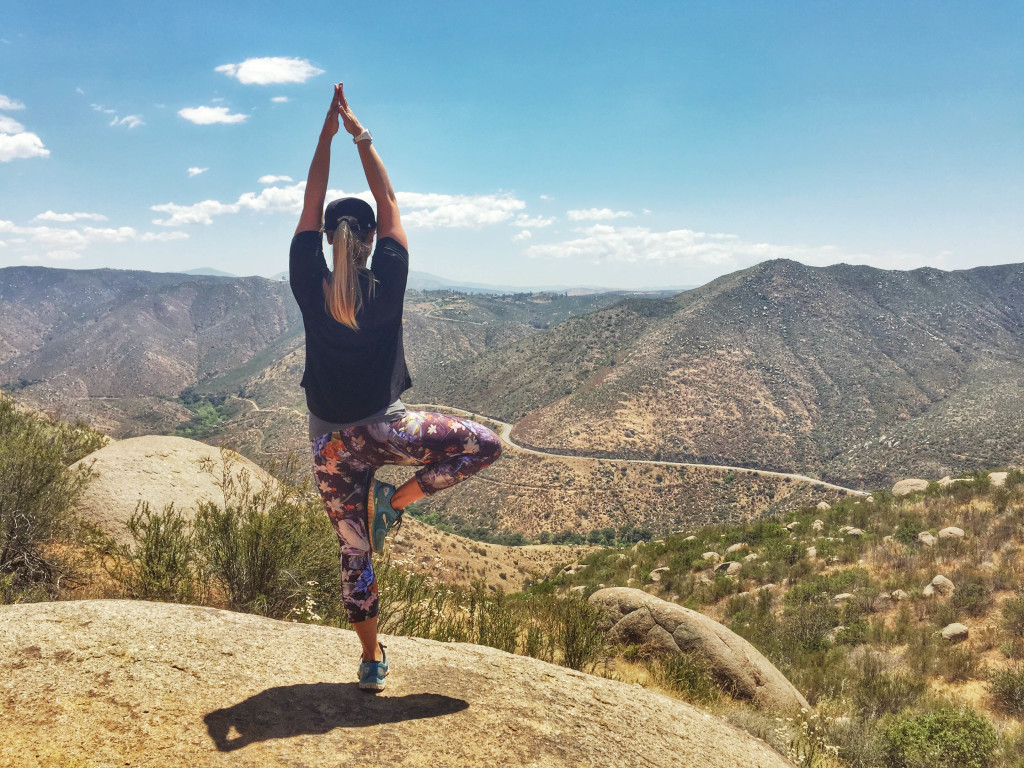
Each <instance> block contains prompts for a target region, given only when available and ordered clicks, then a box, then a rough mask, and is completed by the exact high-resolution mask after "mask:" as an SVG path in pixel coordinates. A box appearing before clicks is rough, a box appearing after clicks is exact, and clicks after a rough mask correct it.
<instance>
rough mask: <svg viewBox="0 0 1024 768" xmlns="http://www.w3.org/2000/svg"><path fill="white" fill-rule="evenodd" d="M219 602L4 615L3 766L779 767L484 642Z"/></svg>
mask: <svg viewBox="0 0 1024 768" xmlns="http://www.w3.org/2000/svg"><path fill="white" fill-rule="evenodd" d="M386 642H387V645H388V651H389V655H390V658H391V663H392V672H391V675H390V677H389V679H388V688H387V690H386V692H384V693H383V694H381V695H379V696H370V695H368V694H365V693H363V692H361V691H359V690H358V689H357V688H356V685H355V682H354V680H353V673H354V671H355V670H354V668H355V665H356V661H357V658H358V655H359V645H358V641H357V640H356V637H355V634H354V633H352V632H349V631H343V630H336V629H331V628H328V627H320V626H311V625H303V624H291V623H285V622H278V621H272V620H269V619H264V618H259V617H256V616H248V615H243V614H236V613H229V612H226V611H218V610H214V609H209V608H195V607H187V606H177V605H167V604H154V603H139V602H121V601H92V602H66V603H39V604H31V605H14V606H3V607H0V704H2V706H0V732H2V733H3V734H4V738H3V739H2V740H0V763H2V764H5V765H19V766H23V768H43V767H44V766H45V767H47V768H49V767H50V766H70V765H82V766H85V765H88V766H90V768H104V767H105V766H124V765H126V764H128V765H132V766H139V767H143V766H154V767H156V766H158V767H159V768H177V767H178V766H188V767H189V768H192V766H196V765H203V766H219V765H225V766H227V765H231V766H260V767H261V768H262V766H266V765H285V764H287V765H303V766H310V768H312V767H313V766H337V765H341V764H356V763H372V764H374V765H394V766H398V765H402V766H436V765H460V766H487V768H491V766H495V765H516V766H519V765H532V766H544V767H547V766H552V767H553V766H573V767H574V768H575V767H576V766H581V765H595V766H596V765H615V766H623V768H625V767H626V766H644V767H645V768H649V767H650V766H669V765H701V766H707V767H708V768H718V767H720V768H734V766H738V765H742V766H760V768H777V767H778V768H781V767H782V766H785V765H789V763H787V762H786V761H785V760H784V759H782V758H781V757H779V755H777V754H776V753H775V752H773V751H772V750H770V749H769V748H768V747H767V746H766V745H765V744H763V743H762V742H758V741H756V740H754V739H753V738H751V737H750V736H748V735H747V734H745V733H742V732H740V731H738V730H736V729H734V728H732V727H730V726H728V725H726V724H724V723H723V722H722V721H721V720H720V719H718V718H715V717H713V716H711V715H708V714H705V713H702V712H700V711H699V710H696V709H694V708H692V707H690V706H688V705H686V704H684V703H682V702H679V701H676V700H673V699H670V698H667V697H664V696H660V695H658V694H654V693H650V692H648V691H645V690H643V689H640V688H637V687H635V686H630V685H626V684H624V683H618V682H614V681H611V680H605V679H601V678H598V677H593V676H590V675H584V674H582V673H578V672H573V671H571V670H567V669H564V668H561V667H556V666H553V665H550V664H546V663H544V662H540V661H537V660H535V659H530V658H526V657H521V656H513V655H511V654H507V653H504V652H501V651H497V650H494V649H490V648H483V647H480V646H470V645H460V644H446V643H437V642H431V641H428V640H418V639H411V638H397V637H396V638H388V639H386Z"/></svg>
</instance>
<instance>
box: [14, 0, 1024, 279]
mask: <svg viewBox="0 0 1024 768" xmlns="http://www.w3.org/2000/svg"><path fill="white" fill-rule="evenodd" d="M4 16H5V18H4V24H3V26H2V28H0V72H2V73H3V75H2V76H0V267H3V266H13V265H21V264H39V265H47V266H60V267H73V268H96V267H114V268H135V269H140V268H141V269H159V270H160V271H170V270H178V271H183V270H188V269H194V268H197V267H208V268H214V269H219V270H223V271H225V272H230V273H234V274H262V275H266V276H270V275H274V274H276V273H279V272H281V271H282V270H283V269H285V268H286V267H287V262H286V254H287V247H288V241H289V240H290V237H291V234H292V231H293V230H294V227H295V222H296V220H297V216H298V210H299V206H300V204H301V197H302V184H303V180H304V178H305V175H306V171H307V168H308V165H309V160H310V157H311V156H312V151H313V148H314V145H315V141H316V136H317V133H318V131H319V128H320V124H321V121H322V118H323V114H324V112H325V110H326V106H327V101H328V99H329V97H330V84H331V83H332V82H334V81H336V80H343V81H345V83H346V91H347V93H348V95H349V98H350V101H351V103H352V105H353V108H354V109H355V110H356V113H357V115H359V117H360V119H361V120H362V122H363V123H364V124H365V125H367V126H368V127H369V128H370V130H371V131H372V132H373V134H374V137H375V141H376V144H377V147H378V150H379V151H380V153H381V155H382V157H383V158H384V160H385V163H386V165H387V167H388V170H389V173H390V175H391V177H392V180H393V182H394V184H395V187H396V188H397V189H398V190H399V191H400V192H399V194H400V203H401V206H402V211H403V219H404V221H405V224H406V227H407V229H408V231H409V237H410V244H411V249H410V250H411V253H412V268H413V269H415V270H418V271H423V272H429V273H432V274H435V275H440V276H443V277H445V278H447V279H450V280H452V281H455V282H476V283H487V284H495V283H498V284H506V285H523V286H534V285H542V284H548V285H550V284H559V285H592V286H594V285H597V286H609V287H619V288H636V287H652V286H658V285H666V286H673V285H696V284H700V283H704V282H707V281H708V280H710V279H713V278H714V277H717V276H719V275H722V274H725V273H728V272H732V271H734V270H736V269H741V268H743V267H746V266H750V265H751V264H754V263H757V262H760V261H764V260H766V259H771V258H780V257H781V258H790V259H794V260H797V261H800V262H803V263H806V264H812V265H826V264H833V263H839V262H847V263H863V264H870V265H873V266H876V267H883V268H899V269H903V268H915V267H920V266H933V267H938V268H942V269H962V268H969V267H974V266H979V265H983V264H998V263H1007V262H1018V261H1022V260H1024V255H1022V253H1021V247H1020V246H1021V243H1022V237H1021V235H1022V234H1024V231H1022V230H1024V224H1022V219H1024V217H1021V215H1020V211H1021V210H1024V185H1022V184H1021V183H1020V179H1021V178H1024V151H1022V150H1024V144H1022V138H1021V137H1022V131H1021V126H1022V125H1024V119H1022V118H1024V62H1022V61H1021V58H1020V56H1019V41H1020V40H1021V39H1022V37H1024V6H1022V5H1020V4H1019V3H1014V2H991V3H984V4H968V3H958V2H951V3H943V4H936V3H923V2H907V3H901V4H898V5H896V6H893V5H892V4H889V3H882V2H868V3H858V4H850V5H847V6H837V5H827V6H825V5H821V4H818V3H812V2H784V3H773V4H770V5H768V4H757V3H731V4H728V6H727V7H725V6H722V5H721V4H715V3H711V2H687V3H673V2H655V3H647V4H644V5H643V9H642V11H640V12H636V13H633V14H632V15H623V13H622V7H621V6H620V5H613V4H611V3H606V2H597V3H555V4H551V3H544V4H541V3H533V2H529V3H526V4H520V5H519V6H516V8H514V9H511V10H510V9H508V8H505V7H493V8H491V7H474V6H468V5H467V6H453V5H446V6H444V7H432V8H427V7H422V6H419V5H416V4H412V3H398V4H395V5H393V6H390V7H389V8H387V9H377V8H375V9H374V10H373V13H372V15H371V14H369V13H368V12H367V10H366V8H365V7H363V6H358V5H356V4H338V3H331V4H327V3H320V2H314V3H312V4H310V5H308V6H304V8H303V12H302V13H301V14H296V13H294V12H290V11H288V10H287V9H284V8H281V7H280V6H279V5H278V4H275V3H270V2H253V3H249V4H247V5H246V7H245V10H244V12H241V11H240V8H239V7H234V8H231V7H225V6H216V5H211V4H201V3H195V2H183V3H179V4H176V5H174V6H173V7H172V6H159V7H156V6H151V5H150V4H136V3H127V2H111V1H109V0H108V1H105V2H98V3H94V4H89V5H88V6H73V5H67V4H57V3H43V4H42V5H40V4H39V3H38V2H33V3H29V2H27V1H26V0H12V2H9V3H7V4H6V5H5V13H4ZM349 22H351V23H349ZM331 187H332V189H333V190H334V192H335V194H339V195H340V194H360V193H363V192H364V190H365V182H364V181H363V178H362V173H361V170H360V168H359V165H358V160H357V156H356V153H355V150H354V149H353V148H352V146H351V143H350V141H349V140H348V138H347V137H346V136H344V135H343V134H339V136H338V137H337V138H336V140H335V143H334V162H333V165H332V176H331Z"/></svg>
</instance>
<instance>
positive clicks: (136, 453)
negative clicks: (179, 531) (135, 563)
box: [74, 435, 274, 541]
mask: <svg viewBox="0 0 1024 768" xmlns="http://www.w3.org/2000/svg"><path fill="white" fill-rule="evenodd" d="M77 464H85V465H90V464H91V465H92V468H93V473H94V474H93V477H92V480H90V481H89V484H88V485H87V486H86V487H85V491H84V492H83V493H82V497H81V498H80V499H79V502H78V504H77V505H76V510H77V511H78V512H79V514H81V515H82V516H83V517H85V518H86V519H87V520H90V521H92V522H94V523H96V525H98V526H99V527H100V528H102V529H103V530H104V531H106V532H107V533H109V534H110V535H111V536H114V537H115V538H118V539H119V540H121V541H124V540H125V537H126V532H125V527H124V524H125V523H126V522H127V521H128V518H130V517H131V516H132V514H133V513H134V512H135V508H136V506H137V505H138V503H139V502H140V501H144V502H147V503H148V504H149V506H150V509H151V510H152V511H154V512H159V511H162V510H163V508H164V506H165V505H167V504H168V502H174V506H175V507H176V508H178V509H179V510H181V511H182V512H185V513H187V514H188V515H189V516H190V517H191V516H192V515H194V514H195V511H196V507H197V505H198V504H199V503H201V502H204V501H217V502H218V503H220V504H223V503H224V490H223V487H222V484H223V481H224V479H225V477H226V476H227V475H230V477H232V478H233V479H234V481H235V482H241V479H242V478H243V477H245V478H248V480H249V482H250V483H251V485H252V486H253V488H254V489H255V490H258V489H261V488H263V487H264V485H265V484H268V483H273V482H274V481H273V479H272V478H271V477H270V476H269V475H268V474H267V473H266V472H265V471H264V470H263V469H261V468H260V467H259V466H257V465H256V464H254V463H253V462H251V461H249V460H248V459H247V458H245V457H244V456H240V455H239V454H237V453H234V452H233V451H224V452H221V450H220V449H219V448H214V447H213V446H212V445H207V444H206V443H200V442H199V441H198V440H189V439H188V438H185V437H169V436H164V435H145V436H143V437H133V438H130V439H128V440H117V441H114V442H112V443H109V444H108V445H106V446H104V447H103V448H100V449H99V450H98V451H94V452H93V453H90V454H89V455H88V456H86V457H85V458H84V459H82V460H81V461H79V462H77V463H76V465H74V466H77Z"/></svg>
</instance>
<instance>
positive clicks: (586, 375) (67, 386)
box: [0, 261, 1024, 535]
mask: <svg viewBox="0 0 1024 768" xmlns="http://www.w3.org/2000/svg"><path fill="white" fill-rule="evenodd" d="M2 272H3V276H4V280H3V282H0V286H2V287H0V318H2V319H0V323H2V325H3V328H2V329H0V330H2V332H3V333H2V335H0V338H3V339H4V340H5V343H6V344H7V346H6V347H4V352H3V357H2V358H0V382H6V386H7V387H8V388H13V389H14V390H15V393H16V395H17V397H18V398H19V400H22V401H24V402H26V403H28V404H31V405H33V406H36V407H40V408H43V409H45V410H47V411H48V412H50V413H60V414H62V415H64V416H67V417H76V416H83V417H85V418H86V419H87V420H89V421H90V422H91V423H93V424H95V425H96V426H98V427H100V428H101V429H103V430H105V431H107V432H108V433H110V434H112V435H114V436H119V437H124V436H132V435H137V434H147V433H152V432H164V433H171V432H178V433H180V434H183V435H186V436H189V437H195V438H199V439H203V440H206V441H208V442H210V443H213V444H220V443H227V444H229V445H232V446H233V447H236V448H237V449H238V450H239V451H240V452H242V453H243V454H244V455H246V456H248V457H250V458H252V459H254V460H256V461H258V462H260V463H262V464H264V465H266V464H268V463H270V462H271V461H274V460H280V459H282V458H284V457H286V456H287V455H288V454H289V453H295V454H297V455H303V454H305V452H306V450H307V441H306V436H305V417H304V403H303V399H302V393H301V390H300V389H299V387H298V380H299V378H300V376H301V372H302V369H303V366H304V362H305V361H304V354H303V349H302V337H301V326H300V324H298V321H297V315H296V312H295V309H294V307H293V306H292V302H291V298H290V296H289V294H288V287H287V285H286V284H283V283H280V282H277V283H275V282H272V281H266V280H261V279H260V278H245V279H229V278H215V277H196V276H181V275H178V276H174V275H155V274H152V273H138V272H130V273H129V272H110V271H100V272H95V273H91V272H71V271H67V270H44V269H39V268H35V269H29V268H16V269H8V270H3V271H2ZM108 272H110V273H109V274H108ZM1022 287H1024V266H1022V265H1009V266H1004V267H990V268H980V269H974V270H968V271H963V272H940V271H937V270H917V271H914V272H888V271H883V270H877V269H872V268H868V267H849V266H836V267H829V268H823V269H817V268H811V267H805V266H802V265H800V264H796V263H794V262H789V261H773V262H765V263H763V264H760V265H757V266H756V267H752V268H751V269H748V270H745V271H743V272H738V273H735V274H732V275H727V276H724V277H722V278H720V279H718V280H716V281H714V282H712V283H710V284H708V285H706V286H703V287H701V288H699V289H695V290H693V291H689V292H686V293H683V294H679V295H676V296H674V297H671V298H662V299H654V298H643V297H637V296H634V297H627V298H624V299H623V298H621V297H616V296H610V295H607V294H605V295H601V296H561V295H558V294H515V295H507V296H486V295H468V294H454V293H450V292H436V293H419V292H414V291H410V292H409V293H408V294H407V299H406V349H407V354H408V358H409V363H410V368H411V369H412V374H413V379H414V383H415V386H414V388H413V389H412V390H411V391H410V392H408V393H406V395H405V400H406V402H410V403H415V402H426V403H439V404H442V405H447V406H453V407H457V408H462V409H465V410H467V411H470V412H473V413H477V414H484V415H488V416H492V417H495V418H501V419H503V420H505V421H508V422H511V423H513V424H514V425H515V428H514V430H513V432H512V436H513V437H514V438H515V440H516V441H517V442H519V443H521V444H523V445H524V446H526V447H534V448H538V449H541V450H544V451H553V452H555V453H561V454H569V455H577V456H581V457H596V458H602V459H606V460H609V461H611V460H613V459H614V460H618V459H641V460H643V459H656V460H662V461H667V462H693V463H710V464H725V465H732V466H740V467H748V468H751V469H756V470H778V471H783V472H791V473H798V474H805V475H812V476H815V477H821V478H822V479H824V480H829V481H832V482H835V483H837V484H839V485H843V486H846V487H852V488H871V487H877V486H879V485H885V484H887V483H890V482H891V481H893V480H894V479H896V478H898V477H900V476H905V475H908V474H916V475H923V476H931V477H941V476H943V475H946V474H956V473H957V472H962V471H972V470H974V469H978V468H982V467H988V466H996V465H1000V464H1004V463H1008V462H1019V461H1021V460H1022V459H1024V443H1022V441H1021V440H1020V430H1019V414H1020V413H1021V412H1022V411H1024V309H1022V307H1024V300H1022V299H1024V292H1022ZM234 306H238V307H241V308H242V310H241V311H240V312H231V311H228V310H227V309H226V307H234ZM609 471H614V472H620V473H622V476H621V477H620V478H619V479H621V480H622V481H623V482H624V483H625V488H626V491H625V492H624V493H616V492H615V491H613V490H610V489H609V488H610V487H609V486H608V482H607V477H606V475H607V474H608V472H609ZM645 473H646V474H645ZM658 475H660V476H661V477H662V481H661V482H658V481H657V480H656V479H655V478H656V476H658ZM705 475H707V473H705ZM616 477H619V476H618V475H617V476H616ZM488 478H490V479H491V480H493V481H497V482H498V485H499V486H500V487H497V488H495V487H492V488H488V489H486V490H482V491H481V493H480V494H479V496H477V495H476V494H470V493H469V492H468V491H458V492H453V494H452V495H451V498H450V499H448V500H446V501H444V502H440V501H439V502H436V503H435V502H431V503H433V504H434V507H433V508H432V509H431V511H433V512H438V513H439V514H442V515H444V516H445V517H446V518H447V519H449V520H453V519H455V518H459V519H462V520H464V521H472V522H474V523H477V522H480V521H494V524H495V525H497V526H500V527H501V528H502V529H504V530H509V531H519V532H522V533H524V534H529V535H537V534H538V533H539V532H540V531H541V530H548V531H550V532H552V533H554V532H557V531H560V530H567V529H573V530H576V529H579V530H582V531H583V532H586V531H589V530H591V529H593V528H601V527H606V526H608V525H612V526H621V525H624V524H631V525H641V526H649V527H650V526H654V529H655V530H656V531H659V532H665V531H668V530H671V529H672V526H678V525H680V524H682V523H683V522H688V521H689V522H696V521H703V522H712V521H723V520H741V519H749V518H751V517H755V516H757V515H760V514H763V513H765V512H773V511H778V510H782V509H788V508H792V507H791V506H786V504H788V503H790V502H792V503H804V502H806V501H814V502H815V503H816V501H817V500H816V499H811V498H810V497H801V498H797V497H795V496H793V495H792V493H791V492H790V489H787V488H785V487H781V486H779V484H778V483H774V482H773V483H767V484H766V483H765V481H764V480H763V479H761V480H760V481H759V482H758V483H757V484H756V485H757V486H758V487H756V488H746V487H740V486H732V487H730V486H729V483H731V482H732V481H731V480H726V477H725V476H724V475H723V476H715V475H714V473H711V475H710V476H704V477H701V476H700V474H699V473H698V474H693V473H691V474H690V475H689V476H688V477H687V479H686V480H685V481H684V480H682V479H680V478H676V477H675V470H672V469H669V468H667V467H666V468H665V471H659V470H656V469H653V468H638V467H636V466H634V465H628V466H619V465H614V466H613V465H612V464H608V465H606V466H602V465H600V464H595V463H594V462H593V461H590V462H586V461H582V460H581V462H577V463H573V462H572V461H571V460H570V459H556V458H551V457H548V458H545V459H540V458H538V457H529V456H525V457H520V456H513V455H512V453H511V452H509V453H507V454H506V458H505V459H504V460H503V461H502V462H499V464H498V465H496V467H495V468H494V469H493V470H492V471H491V474H490V475H488ZM536 478H541V479H540V481H539V482H537V481H535V480H536ZM563 479H564V482H563ZM652 480H653V481H654V482H651V481H652ZM478 487H479V486H478ZM583 491H586V492H587V493H586V494H585V495H584V494H583ZM538 521H543V522H538Z"/></svg>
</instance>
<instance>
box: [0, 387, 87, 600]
mask: <svg viewBox="0 0 1024 768" xmlns="http://www.w3.org/2000/svg"><path fill="white" fill-rule="evenodd" d="M105 440H106V438H105V437H104V436H103V435H101V434H100V433H98V432H95V431H94V430H92V429H89V428H88V427H87V426H86V425H84V424H81V423H79V424H66V423H64V422H60V421H53V420H50V419H47V418H45V417H43V416H41V415H39V414H34V413H28V412H24V411H19V410H18V409H17V408H15V406H14V403H13V402H12V401H11V399H10V398H8V397H5V396H3V395H0V602H18V601H22V600H38V599H48V598H53V597H56V596H57V594H58V592H59V589H60V587H61V584H62V582H63V581H65V580H66V579H68V578H69V577H72V576H73V575H74V571H75V568H74V562H73V561H72V559H71V558H70V557H68V556H62V555H61V553H60V552H59V551H58V550H57V549H56V548H55V547H54V546H53V545H54V544H55V543H56V542H57V541H58V540H67V539H69V538H73V536H74V534H75V531H74V520H72V519H71V517H70V516H69V514H68V511H69V510H70V509H71V506H72V505H73V504H74V502H75V499H76V498H77V496H78V494H79V493H80V492H81V490H82V488H83V487H84V485H85V483H86V482H87V481H88V479H89V469H88V468H87V467H79V468H77V469H75V470H71V469H69V465H71V464H72V463H74V462H76V461H78V460H79V459H80V458H82V457H84V456H86V455H88V454H89V453H92V452H93V451H94V450H96V449H97V448H99V447H100V446H102V445H103V443H104V442H105Z"/></svg>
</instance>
